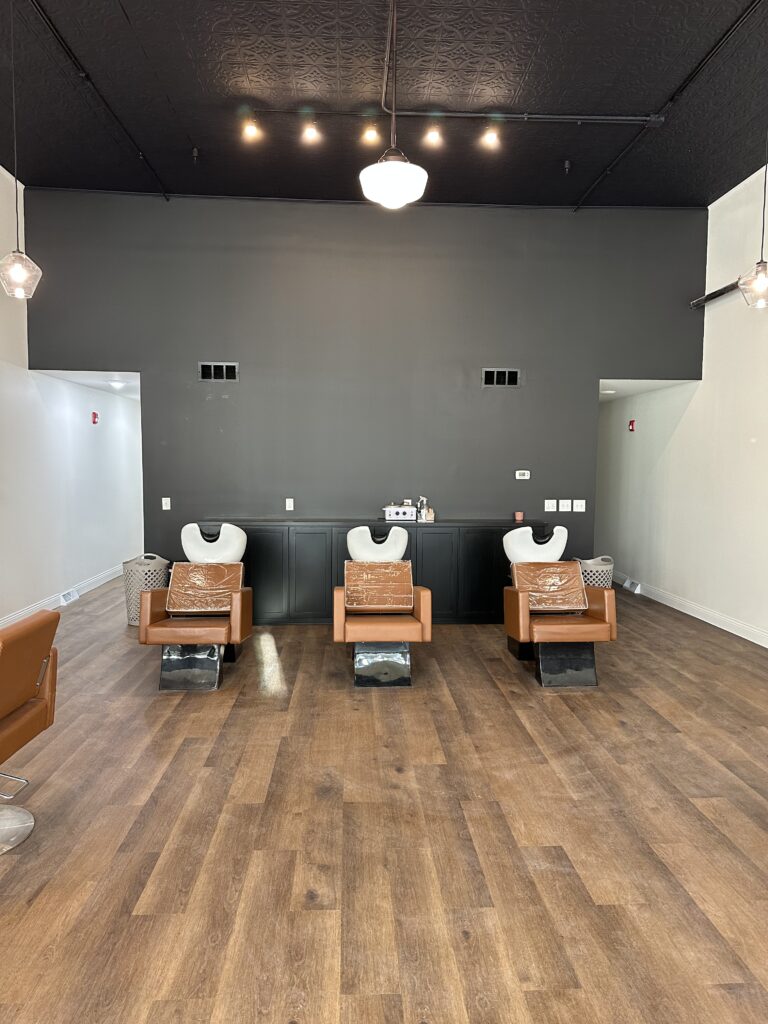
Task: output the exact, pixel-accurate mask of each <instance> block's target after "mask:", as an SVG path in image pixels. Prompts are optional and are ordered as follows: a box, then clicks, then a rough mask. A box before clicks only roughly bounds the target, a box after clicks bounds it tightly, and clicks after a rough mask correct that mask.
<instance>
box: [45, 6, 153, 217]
mask: <svg viewBox="0 0 768 1024" xmlns="http://www.w3.org/2000/svg"><path fill="white" fill-rule="evenodd" d="M27 2H28V3H29V5H30V6H31V7H32V9H33V11H34V12H35V14H37V16H38V17H39V19H40V21H42V23H43V25H44V26H45V27H46V29H47V30H48V32H49V34H50V35H51V36H52V37H53V39H54V40H55V41H56V43H57V45H58V46H59V48H60V50H61V51H62V53H63V54H64V56H65V57H66V58H67V60H68V61H69V63H70V64H71V65H72V67H73V68H74V70H75V73H76V74H77V76H78V78H81V79H82V80H83V81H84V82H85V83H86V84H87V85H89V86H90V87H91V89H92V90H93V93H94V95H95V96H96V97H97V99H98V100H99V102H100V103H101V105H102V106H103V107H104V109H105V110H106V111H107V113H108V114H109V115H110V116H111V118H112V120H113V121H114V122H115V124H116V125H117V126H118V127H119V129H120V131H121V132H122V133H123V135H125V137H126V139H128V142H129V143H130V144H131V147H132V148H133V149H134V150H135V152H136V155H137V156H138V158H139V160H141V162H142V163H143V164H144V166H145V167H146V168H147V170H148V171H149V173H150V174H151V175H152V177H153V178H154V179H155V181H156V182H157V186H158V191H159V192H160V195H161V196H162V197H163V199H165V200H166V202H168V201H169V200H170V196H169V195H168V190H167V189H166V187H165V185H164V184H163V181H162V178H161V177H160V175H159V174H158V173H157V171H156V170H155V168H154V167H153V166H152V164H151V163H150V161H149V160H148V159H147V157H146V154H145V153H144V150H143V149H142V148H141V146H140V145H139V144H138V142H137V141H136V139H134V137H133V135H131V133H130V131H129V130H128V128H127V127H126V126H125V124H124V123H123V121H122V120H121V119H120V117H119V116H118V114H117V113H116V111H115V110H114V108H113V107H112V105H111V104H110V102H109V100H108V99H107V98H106V96H105V95H104V93H103V92H102V91H101V89H99V87H98V86H97V85H96V83H95V82H94V81H93V79H92V78H91V76H90V74H89V73H88V71H86V69H85V67H84V66H83V64H82V63H81V61H80V59H79V58H78V56H77V54H76V53H75V52H74V50H73V49H72V47H71V46H70V45H69V43H68V42H67V41H66V39H65V38H64V36H63V35H62V34H61V32H60V31H59V30H58V28H57V27H56V25H55V24H54V23H53V21H52V20H51V18H50V15H49V14H48V12H47V11H46V10H45V8H44V7H43V6H42V4H41V3H40V2H39V0H27Z"/></svg>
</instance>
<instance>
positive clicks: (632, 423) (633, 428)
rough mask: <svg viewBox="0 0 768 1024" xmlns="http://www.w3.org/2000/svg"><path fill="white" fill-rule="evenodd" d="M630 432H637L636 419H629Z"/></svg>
mask: <svg viewBox="0 0 768 1024" xmlns="http://www.w3.org/2000/svg"><path fill="white" fill-rule="evenodd" d="M629 432H630V434H634V432H635V421H634V420H630V421H629Z"/></svg>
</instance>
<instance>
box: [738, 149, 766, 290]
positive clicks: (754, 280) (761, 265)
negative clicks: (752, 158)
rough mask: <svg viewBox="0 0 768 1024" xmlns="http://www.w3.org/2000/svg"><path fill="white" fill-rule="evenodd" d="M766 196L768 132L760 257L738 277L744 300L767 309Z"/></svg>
mask: <svg viewBox="0 0 768 1024" xmlns="http://www.w3.org/2000/svg"><path fill="white" fill-rule="evenodd" d="M766 196H768V133H766V138H765V169H764V171H763V222H762V225H761V227H760V259H759V260H758V261H757V263H756V264H755V265H754V267H753V268H752V269H751V270H749V271H747V273H746V274H742V275H741V277H740V278H739V289H740V291H741V294H742V295H743V296H744V301H745V302H746V303H747V305H748V306H750V307H751V308H752V309H768V264H767V263H766V261H765V201H766Z"/></svg>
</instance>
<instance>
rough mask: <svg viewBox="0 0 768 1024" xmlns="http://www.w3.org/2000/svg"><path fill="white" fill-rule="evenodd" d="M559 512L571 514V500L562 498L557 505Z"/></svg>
mask: <svg viewBox="0 0 768 1024" xmlns="http://www.w3.org/2000/svg"><path fill="white" fill-rule="evenodd" d="M557 511H558V512H570V511H571V499H570V498H560V500H559V501H558V503H557Z"/></svg>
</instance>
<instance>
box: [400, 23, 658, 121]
mask: <svg viewBox="0 0 768 1024" xmlns="http://www.w3.org/2000/svg"><path fill="white" fill-rule="evenodd" d="M392 27H393V26H392V6H391V5H390V8H389V19H388V22H387V46H386V49H385V51H384V74H383V77H382V82H381V109H382V110H383V111H384V113H385V114H389V115H391V114H392V110H391V109H390V107H388V106H387V88H388V86H389V66H390V63H391V57H392ZM397 116H398V117H436V116H440V117H441V118H443V117H450V118H467V119H469V120H476V121H487V120H488V119H489V118H490V119H492V120H494V121H522V122H526V121H530V122H531V123H545V124H577V125H578V124H612V125H621V124H639V125H643V126H644V127H648V128H658V127H660V126H661V125H662V124H664V118H663V117H662V116H661V115H659V114H542V113H534V112H522V113H513V112H512V111H498V112H497V111H487V110H486V111H483V112H479V111H474V110H441V111H439V112H434V111H424V110H400V109H399V108H398V111H397Z"/></svg>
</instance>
